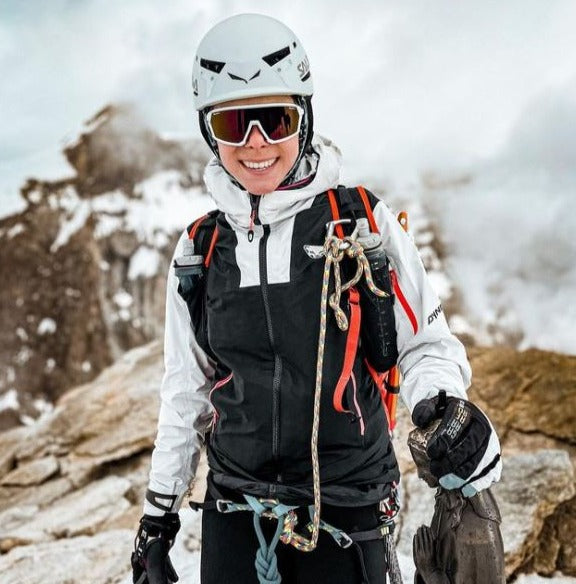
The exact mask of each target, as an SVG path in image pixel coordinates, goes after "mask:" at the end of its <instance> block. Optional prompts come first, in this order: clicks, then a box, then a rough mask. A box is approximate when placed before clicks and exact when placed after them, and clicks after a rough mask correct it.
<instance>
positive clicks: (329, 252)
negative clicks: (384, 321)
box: [298, 234, 388, 552]
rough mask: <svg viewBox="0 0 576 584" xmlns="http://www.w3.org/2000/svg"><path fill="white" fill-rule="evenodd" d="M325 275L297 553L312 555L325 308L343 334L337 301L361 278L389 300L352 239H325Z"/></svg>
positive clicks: (315, 530)
mask: <svg viewBox="0 0 576 584" xmlns="http://www.w3.org/2000/svg"><path fill="white" fill-rule="evenodd" d="M324 255H325V256H326V261H325V262H324V273H323V277H322V294H321V300H320V333H319V337H318V359H317V361H316V386H315V389H314V419H313V423H312V438H311V441H310V446H311V451H312V480H313V489H314V517H313V520H312V535H311V536H310V539H309V540H307V541H306V543H300V545H299V546H298V549H300V550H301V551H307V552H309V551H312V550H314V549H315V548H316V545H317V543H318V534H319V532H320V507H321V504H320V498H321V497H320V463H319V459H318V432H319V428H320V398H321V394H322V369H323V365H324V349H325V342H326V322H327V316H328V307H327V304H330V307H331V308H332V310H333V311H334V316H335V317H336V323H337V324H338V328H339V329H340V330H342V331H345V330H347V329H348V318H347V317H346V314H345V313H344V311H343V310H342V308H341V307H340V298H341V295H342V292H345V291H346V290H348V289H349V288H351V287H352V286H354V285H355V284H357V283H358V282H359V281H360V278H361V277H362V275H364V277H365V278H366V283H367V284H368V288H369V289H370V291H371V292H372V293H373V294H376V295H377V296H380V297H385V296H388V294H387V293H386V292H384V290H380V289H379V288H377V287H376V285H375V284H374V281H373V280H372V272H371V270H370V263H369V262H368V259H367V258H366V256H365V255H364V248H363V247H362V245H361V244H360V243H359V242H358V241H356V240H355V239H354V237H351V236H348V237H344V238H342V239H341V238H339V237H337V236H335V235H330V234H329V235H328V237H327V238H326V241H325V242H324ZM346 256H348V257H350V258H352V259H355V260H356V262H357V267H356V273H355V274H354V276H353V277H352V279H351V280H349V281H348V282H346V283H344V284H342V278H341V273H340V263H341V262H342V260H343V259H344V257H346ZM332 267H333V268H334V285H335V290H334V292H333V293H332V294H331V295H330V298H329V299H328V290H329V285H330V272H331V268H332Z"/></svg>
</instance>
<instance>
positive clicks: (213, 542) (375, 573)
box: [200, 505, 386, 584]
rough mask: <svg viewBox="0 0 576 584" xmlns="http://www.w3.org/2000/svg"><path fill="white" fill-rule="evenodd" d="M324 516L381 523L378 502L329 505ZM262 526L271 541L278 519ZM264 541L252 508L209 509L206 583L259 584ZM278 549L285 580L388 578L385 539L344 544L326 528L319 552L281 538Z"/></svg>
mask: <svg viewBox="0 0 576 584" xmlns="http://www.w3.org/2000/svg"><path fill="white" fill-rule="evenodd" d="M306 515H307V514H306ZM321 516H322V519H323V520H324V521H326V522H327V523H329V524H331V525H333V526H334V527H338V528H339V529H342V530H344V531H346V532H348V533H350V532H353V531H365V530H369V529H374V528H375V527H377V526H378V525H379V521H378V517H379V512H378V506H377V505H370V506H368V507H332V506H329V505H323V506H322V513H321ZM305 524H306V521H305V517H304V516H302V519H301V520H300V521H299V523H298V527H299V528H300V530H301V529H302V527H303V526H304V525H305ZM262 527H263V532H264V534H265V536H266V540H267V541H270V539H271V537H272V535H273V532H274V530H275V528H276V521H275V520H268V519H264V518H263V519H262ZM258 547H259V544H258V540H257V538H256V534H255V532H254V525H253V514H252V513H251V512H247V511H238V512H234V513H220V512H218V511H217V510H215V509H212V510H204V513H203V517H202V552H201V564H200V574H201V576H200V582H201V584H257V583H258V578H257V576H256V569H255V567H254V561H255V558H256V550H257V549H258ZM276 555H277V557H278V571H279V572H280V575H281V576H282V584H322V583H323V582H326V583H330V584H386V559H385V552H384V541H383V540H381V539H380V540H373V541H367V542H361V543H355V544H353V545H352V546H351V547H349V548H347V549H343V548H341V547H339V546H338V544H337V543H336V542H335V541H334V540H333V539H332V537H331V536H330V535H329V534H328V533H326V532H325V531H320V537H319V539H318V546H317V548H316V549H315V550H314V551H313V552H301V551H298V550H297V549H296V548H294V547H293V546H291V545H286V544H283V543H282V542H279V543H278V546H277V547H276Z"/></svg>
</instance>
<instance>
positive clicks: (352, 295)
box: [328, 190, 362, 412]
mask: <svg viewBox="0 0 576 584" xmlns="http://www.w3.org/2000/svg"><path fill="white" fill-rule="evenodd" d="M328 201H329V202H330V210H331V211H332V219H333V220H334V221H338V220H339V219H340V209H339V207H338V201H337V200H336V196H335V195H334V191H332V190H330V191H328ZM335 231H336V235H337V236H338V237H339V238H340V239H343V238H344V230H343V229H342V225H341V224H340V223H338V224H337V225H336V226H335ZM348 304H349V306H350V323H349V325H348V336H347V337H346V350H345V353H344V365H343V367H342V373H341V374H340V379H338V383H337V384H336V389H335V390H334V396H333V398H332V404H333V405H334V409H335V410H336V411H337V412H346V411H348V410H345V409H344V406H343V405H342V398H343V397H344V392H345V391H346V386H347V385H348V382H349V381H350V377H351V375H352V368H353V367H354V361H355V360H356V353H357V351H358V340H359V338H360V322H361V320H362V310H361V308H360V294H359V292H358V290H356V288H354V287H352V288H350V289H349V290H348Z"/></svg>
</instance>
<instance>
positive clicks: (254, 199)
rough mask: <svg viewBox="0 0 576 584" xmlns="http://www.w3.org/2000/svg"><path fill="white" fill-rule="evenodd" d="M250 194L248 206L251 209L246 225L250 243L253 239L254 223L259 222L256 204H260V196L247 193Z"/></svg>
mask: <svg viewBox="0 0 576 584" xmlns="http://www.w3.org/2000/svg"><path fill="white" fill-rule="evenodd" d="M249 196H250V207H251V209H252V211H251V212H250V226H249V227H248V241H249V242H250V243H252V241H254V225H255V224H257V223H260V221H259V220H258V205H260V197H259V196H258V195H253V194H252V193H249Z"/></svg>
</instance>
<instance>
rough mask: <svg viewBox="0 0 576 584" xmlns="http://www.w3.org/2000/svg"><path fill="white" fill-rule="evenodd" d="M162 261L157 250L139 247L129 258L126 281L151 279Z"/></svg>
mask: <svg viewBox="0 0 576 584" xmlns="http://www.w3.org/2000/svg"><path fill="white" fill-rule="evenodd" d="M162 261H163V258H162V256H161V255H160V254H159V253H158V251H157V250H155V249H152V248H150V247H147V246H141V247H139V248H138V249H137V250H136V252H135V253H134V255H133V256H132V257H131V258H130V266H129V268H128V279H129V280H136V279H137V278H151V277H152V276H154V275H155V274H157V273H158V269H159V267H160V264H161V262H162Z"/></svg>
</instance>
